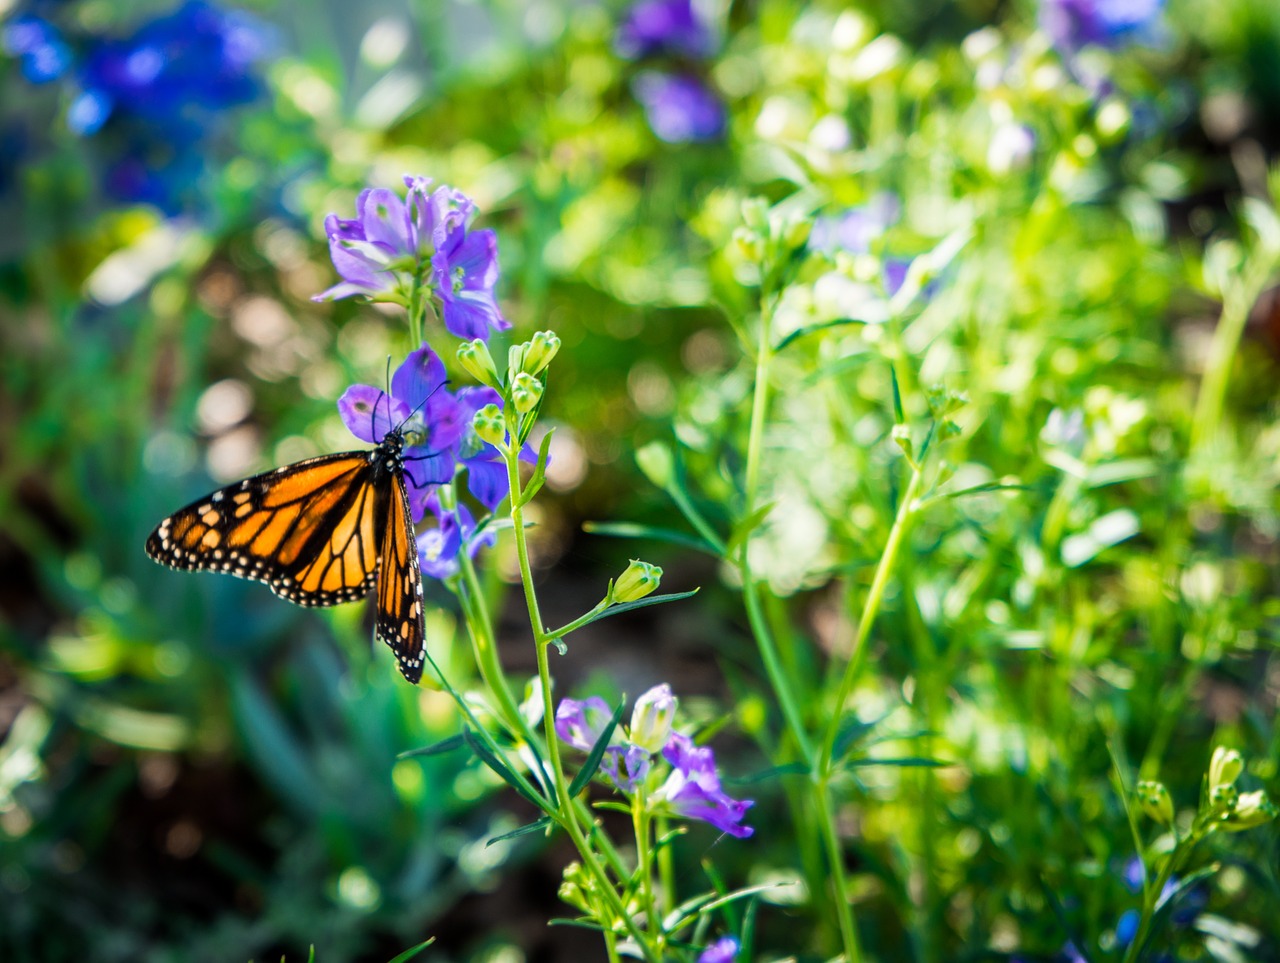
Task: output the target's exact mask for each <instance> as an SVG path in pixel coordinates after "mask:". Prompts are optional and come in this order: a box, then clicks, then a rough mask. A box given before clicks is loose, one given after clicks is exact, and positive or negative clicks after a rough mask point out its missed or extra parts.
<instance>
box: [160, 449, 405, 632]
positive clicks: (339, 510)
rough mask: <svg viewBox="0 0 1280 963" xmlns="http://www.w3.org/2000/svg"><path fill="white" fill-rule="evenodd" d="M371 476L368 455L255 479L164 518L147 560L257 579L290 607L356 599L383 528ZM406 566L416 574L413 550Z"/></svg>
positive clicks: (372, 573) (319, 461) (374, 561)
mask: <svg viewBox="0 0 1280 963" xmlns="http://www.w3.org/2000/svg"><path fill="white" fill-rule="evenodd" d="M373 479H374V468H373V464H372V463H371V461H370V458H369V453H368V452H348V453H345V454H338V455H324V456H322V457H320V458H311V459H308V460H307V461H300V462H298V463H297V464H294V465H288V466H286V467H284V468H278V469H276V470H275V471H270V472H265V473H264V474H261V475H255V476H253V477H252V478H246V479H245V480H244V481H242V482H237V483H236V484H234V485H229V486H227V487H226V488H222V489H219V490H218V491H216V492H213V493H212V494H210V495H207V496H205V497H204V498H202V499H200V501H198V502H193V503H192V504H190V505H188V506H187V507H186V508H184V509H182V510H181V511H179V512H175V513H174V514H173V515H170V516H169V517H168V518H166V519H165V520H164V521H162V522H161V523H160V524H159V525H157V526H156V529H155V531H153V532H152V533H151V537H150V538H148V539H147V554H148V555H150V556H151V557H152V558H153V559H155V560H156V561H157V562H160V563H161V564H163V565H168V566H170V567H171V568H179V569H187V570H191V571H212V572H226V573H228V574H230V575H238V576H240V577H241V578H249V579H255V580H257V581H259V582H265V583H266V584H267V585H268V586H270V587H271V591H273V592H275V593H276V594H277V595H279V596H280V597H281V598H285V599H288V600H289V601H290V602H295V603H297V604H298V605H336V604H338V603H339V602H351V601H355V600H356V599H360V598H363V597H364V596H366V595H368V594H369V591H370V589H372V588H373V585H374V582H375V580H376V579H377V571H378V547H379V543H378V541H377V536H378V526H379V525H380V524H384V522H381V521H379V519H378V517H377V514H378V513H377V509H378V501H379V499H378V493H377V491H376V490H375V486H374V484H373ZM400 488H401V490H402V491H403V488H404V483H403V482H400ZM409 531H410V532H411V531H412V528H410V530H409ZM413 562H414V569H413V571H414V574H415V575H416V574H417V557H416V553H415V556H414V559H413ZM379 599H380V600H381V593H379ZM381 608H382V606H381V604H379V611H380V612H381ZM420 608H421V606H419V609H420ZM392 647H393V648H394V645H393V646H392Z"/></svg>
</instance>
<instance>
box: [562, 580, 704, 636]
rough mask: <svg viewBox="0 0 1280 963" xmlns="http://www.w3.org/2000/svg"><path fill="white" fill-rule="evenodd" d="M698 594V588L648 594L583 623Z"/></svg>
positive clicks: (605, 610) (587, 623)
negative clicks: (666, 593)
mask: <svg viewBox="0 0 1280 963" xmlns="http://www.w3.org/2000/svg"><path fill="white" fill-rule="evenodd" d="M697 594H698V589H691V590H690V591H688V592H673V593H671V594H670V595H646V596H645V597H644V598H642V599H636V600H635V601H634V602H620V603H618V604H617V605H610V606H609V607H608V608H607V609H604V610H602V611H600V612H599V613H597V614H596V615H595V616H594V617H593V618H592V619H590V621H587V622H583V623H582V625H590V624H591V623H592V622H599V621H600V620H601V619H607V618H608V617H609V616H611V615H621V614H622V613H623V612H630V611H632V610H633V609H643V608H647V607H648V606H650V605H662V604H663V603H664V602H679V601H680V600H681V599H687V598H690V597H691V596H694V595H697ZM582 625H580V626H578V628H582Z"/></svg>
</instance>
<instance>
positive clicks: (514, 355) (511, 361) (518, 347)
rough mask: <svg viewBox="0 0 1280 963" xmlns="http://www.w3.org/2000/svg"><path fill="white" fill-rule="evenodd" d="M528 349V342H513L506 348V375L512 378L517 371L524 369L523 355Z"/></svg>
mask: <svg viewBox="0 0 1280 963" xmlns="http://www.w3.org/2000/svg"><path fill="white" fill-rule="evenodd" d="M528 351H529V342H528V341H526V342H525V343H524V344H513V345H512V346H511V347H509V348H508V349H507V377H508V378H514V377H515V376H516V372H517V371H523V370H524V356H525V355H526V354H527V353H528Z"/></svg>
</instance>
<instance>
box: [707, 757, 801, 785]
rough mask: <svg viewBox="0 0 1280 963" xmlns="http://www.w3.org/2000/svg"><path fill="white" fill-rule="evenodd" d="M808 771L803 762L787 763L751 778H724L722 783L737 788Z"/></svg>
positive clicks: (750, 776) (761, 771) (753, 774)
mask: <svg viewBox="0 0 1280 963" xmlns="http://www.w3.org/2000/svg"><path fill="white" fill-rule="evenodd" d="M808 771H809V767H808V766H807V765H805V764H804V763H803V762H787V763H783V764H782V765H781V766H772V767H770V768H769V769H762V770H760V771H759V772H753V773H752V774H751V775H749V776H724V777H722V781H723V782H727V783H729V784H730V785H735V786H749V785H751V784H752V783H757V782H765V781H767V780H769V779H777V778H778V777H779V776H801V775H804V774H805V773H807V772H808Z"/></svg>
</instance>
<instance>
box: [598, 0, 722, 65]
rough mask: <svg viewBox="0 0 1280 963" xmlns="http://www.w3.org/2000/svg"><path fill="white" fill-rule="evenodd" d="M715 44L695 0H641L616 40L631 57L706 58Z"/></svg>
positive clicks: (627, 55) (633, 7)
mask: <svg viewBox="0 0 1280 963" xmlns="http://www.w3.org/2000/svg"><path fill="white" fill-rule="evenodd" d="M715 45H716V41H715V37H714V36H712V33H711V30H710V28H709V27H708V26H707V25H706V24H705V23H703V21H702V20H701V18H699V17H698V15H697V13H696V12H695V11H694V9H693V3H692V2H691V0H641V2H640V3H637V4H635V5H633V6H632V7H631V9H630V10H628V11H627V16H626V19H625V20H623V21H622V23H621V25H619V27H618V34H617V37H616V38H615V39H614V49H616V50H617V51H618V54H619V55H620V56H623V57H626V58H628V59H631V60H637V59H639V58H641V57H649V56H653V55H655V54H665V53H675V54H686V55H688V56H691V57H706V56H708V55H710V54H711V53H712V52H713V51H714V50H715Z"/></svg>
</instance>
